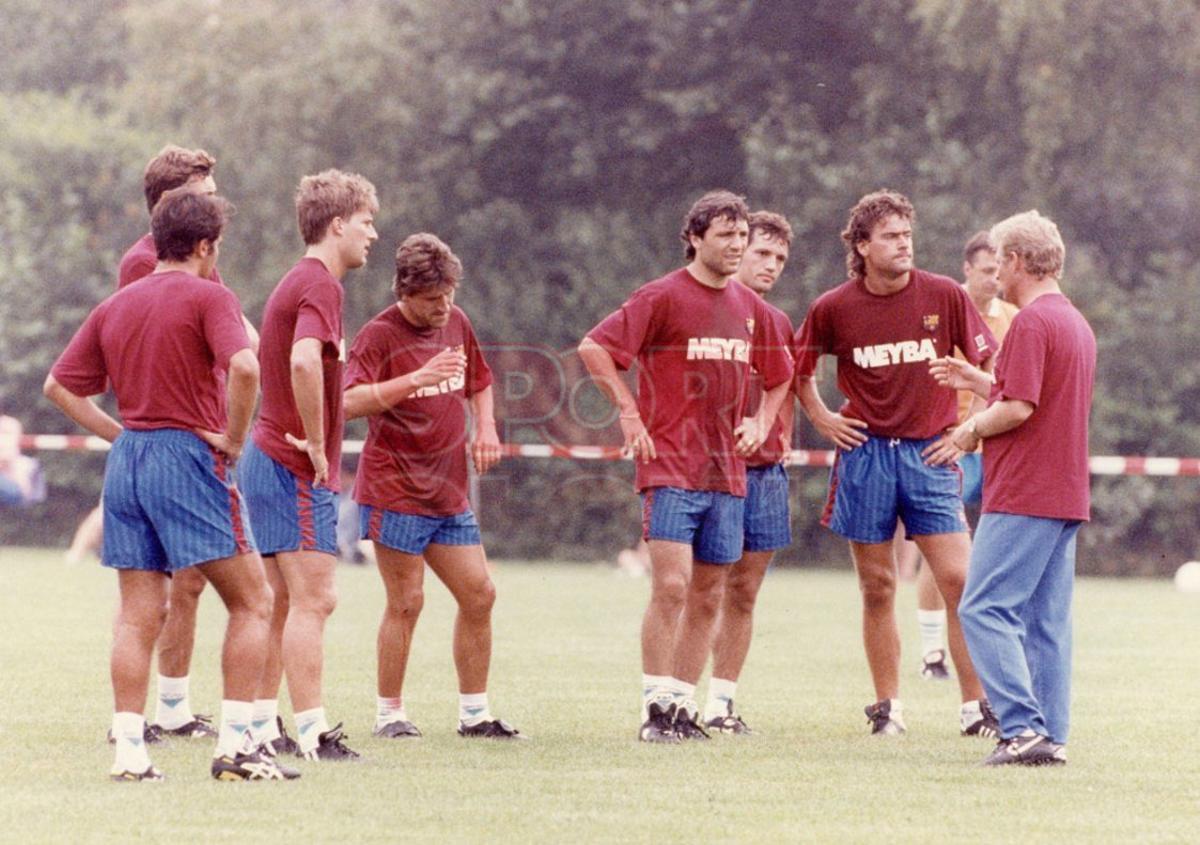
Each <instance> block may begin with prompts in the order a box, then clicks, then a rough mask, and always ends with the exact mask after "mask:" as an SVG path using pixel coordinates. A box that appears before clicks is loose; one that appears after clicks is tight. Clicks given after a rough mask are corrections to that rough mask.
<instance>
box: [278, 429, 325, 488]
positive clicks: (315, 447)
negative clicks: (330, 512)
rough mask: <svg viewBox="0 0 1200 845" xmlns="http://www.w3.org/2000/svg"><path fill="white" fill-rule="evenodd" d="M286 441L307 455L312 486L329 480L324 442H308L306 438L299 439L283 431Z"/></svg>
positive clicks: (317, 485)
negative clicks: (310, 463) (310, 462)
mask: <svg viewBox="0 0 1200 845" xmlns="http://www.w3.org/2000/svg"><path fill="white" fill-rule="evenodd" d="M283 436H284V437H285V438H286V439H287V442H288V443H290V444H291V445H292V446H293V447H294V448H296V449H299V450H300V451H301V452H303V453H304V454H306V455H308V459H309V460H310V461H312V465H313V487H320V486H322V485H324V484H326V483H328V481H329V459H328V458H327V457H325V444H324V443H316V444H314V443H309V442H308V441H307V440H301V439H300V438H299V437H293V436H292V435H290V434H287V433H285V434H284V435H283Z"/></svg>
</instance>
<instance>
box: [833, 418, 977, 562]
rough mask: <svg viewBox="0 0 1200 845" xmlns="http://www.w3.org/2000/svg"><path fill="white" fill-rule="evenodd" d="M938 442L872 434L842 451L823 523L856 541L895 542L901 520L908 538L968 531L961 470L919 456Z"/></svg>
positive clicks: (836, 459)
mask: <svg viewBox="0 0 1200 845" xmlns="http://www.w3.org/2000/svg"><path fill="white" fill-rule="evenodd" d="M937 439H938V438H936V437H930V438H928V439H926V440H906V439H903V438H898V437H890V438H889V437H875V436H870V437H868V438H867V442H866V443H863V444H862V445H861V446H856V447H855V448H854V449H851V450H850V451H845V450H842V449H838V451H837V457H836V458H835V460H834V465H833V471H832V472H831V473H830V477H829V499H828V501H827V502H826V504H825V512H824V514H823V515H822V517H821V524H822V525H825V526H827V527H828V528H830V529H832V530H833V532H834V533H835V534H840V535H841V536H843V537H845V538H846V539H847V540H851V541H853V542H856V543H883V542H885V541H888V540H891V539H892V535H894V534H895V533H896V519H897V517H899V518H900V519H903V520H904V527H905V530H906V532H907V534H908V536H910V537H921V536H924V535H927V534H952V533H955V532H957V531H966V530H967V516H966V514H965V513H964V512H963V503H962V473H961V472H960V471H959V469H958V466H957V465H951V466H938V467H933V466H928V465H927V464H926V463H925V459H924V458H923V457H921V450H922V449H924V448H925V447H926V446H928V445H929V444H930V443H933V442H934V441H935V440H937Z"/></svg>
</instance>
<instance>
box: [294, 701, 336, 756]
mask: <svg viewBox="0 0 1200 845" xmlns="http://www.w3.org/2000/svg"><path fill="white" fill-rule="evenodd" d="M328 730H329V722H327V721H326V720H325V708H324V707H314V708H313V709H311V710H303V711H301V712H299V713H297V714H296V744H297V745H299V746H300V753H301V754H307V753H308V752H309V751H312V750H313V749H314V748H316V747H317V746H318V745H320V744H321V734H323V733H325V732H326V731H328Z"/></svg>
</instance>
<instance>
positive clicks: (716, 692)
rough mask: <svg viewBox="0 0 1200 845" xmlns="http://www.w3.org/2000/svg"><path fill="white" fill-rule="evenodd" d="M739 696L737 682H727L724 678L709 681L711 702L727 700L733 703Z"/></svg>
mask: <svg viewBox="0 0 1200 845" xmlns="http://www.w3.org/2000/svg"><path fill="white" fill-rule="evenodd" d="M736 694H737V681H727V680H725V679H724V678H710V679H709V681H708V698H709V700H710V701H713V700H716V699H719V698H720V699H725V700H727V701H733V697H734V696H735V695H736Z"/></svg>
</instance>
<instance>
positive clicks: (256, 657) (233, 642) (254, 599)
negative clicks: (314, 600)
mask: <svg viewBox="0 0 1200 845" xmlns="http://www.w3.org/2000/svg"><path fill="white" fill-rule="evenodd" d="M196 568H198V569H201V570H203V573H204V577H206V578H207V579H208V580H209V581H210V582H212V585H213V589H215V590H216V591H217V595H219V596H220V597H221V601H222V602H223V603H224V604H225V609H226V610H227V611H228V612H229V623H228V624H227V625H226V628H225V644H224V646H223V647H222V649H221V673H222V677H223V678H224V690H225V691H224V697H225V699H226V700H231V701H249V702H252V701H254V696H255V693H256V692H257V691H258V685H259V682H260V680H261V678H262V670H263V661H264V659H265V657H266V646H267V637H268V636H269V633H270V620H271V599H272V596H271V588H270V587H269V586H268V585H267V579H266V575H265V573H264V571H263V566H262V560H261V558H259V556H258V554H257V552H251V553H250V554H244V555H236V556H234V557H227V558H222V559H220V560H214V561H209V562H208V563H204V564H201V565H200V566H199V567H196Z"/></svg>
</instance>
